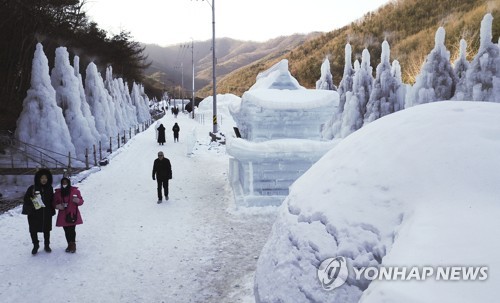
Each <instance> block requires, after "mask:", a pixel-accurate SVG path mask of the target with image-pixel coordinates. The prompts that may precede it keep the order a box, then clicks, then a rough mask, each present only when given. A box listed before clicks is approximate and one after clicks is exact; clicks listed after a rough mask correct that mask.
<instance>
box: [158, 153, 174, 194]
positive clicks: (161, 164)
mask: <svg viewBox="0 0 500 303" xmlns="http://www.w3.org/2000/svg"><path fill="white" fill-rule="evenodd" d="M170 179H172V166H171V165H170V160H169V159H167V158H165V156H164V155H163V152H162V151H159V152H158V158H157V159H155V161H154V163H153V180H156V183H157V184H158V187H157V191H158V204H160V203H161V202H162V198H163V197H162V193H161V189H162V187H163V191H164V194H165V201H168V180H170Z"/></svg>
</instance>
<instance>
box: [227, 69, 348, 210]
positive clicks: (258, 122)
mask: <svg viewBox="0 0 500 303" xmlns="http://www.w3.org/2000/svg"><path fill="white" fill-rule="evenodd" d="M338 103H339V95H338V93H337V92H335V91H328V90H310V89H306V88H304V87H302V86H300V84H299V83H298V81H297V80H296V79H295V78H294V77H293V76H292V75H291V74H290V72H289V71H288V61H287V60H282V61H280V62H279V63H277V64H276V65H274V66H273V67H271V68H270V69H268V70H267V71H265V72H262V73H260V74H259V75H258V76H257V81H256V83H255V84H254V85H253V86H252V87H251V88H250V89H249V90H248V91H246V92H245V93H244V94H243V96H242V98H241V101H240V102H234V103H232V104H231V105H230V107H229V111H230V113H231V115H232V116H233V118H234V121H235V122H236V124H237V126H238V130H239V134H240V135H241V138H233V139H231V140H228V142H227V152H228V154H229V155H230V156H231V158H230V160H229V177H230V181H231V186H232V187H233V192H234V193H235V198H236V203H237V205H240V206H266V205H279V204H281V202H282V201H283V200H284V198H285V197H286V196H287V195H288V187H289V186H290V185H291V184H292V183H293V182H294V181H295V180H296V179H297V178H298V177H300V176H301V175H302V174H303V173H304V172H305V171H306V170H308V169H309V168H310V167H311V166H312V165H313V164H314V163H315V162H316V161H317V160H319V158H321V157H322V156H323V155H324V154H325V153H326V152H327V151H328V150H330V149H331V148H332V147H333V146H334V145H335V144H336V143H337V142H336V141H321V131H322V128H323V125H324V124H325V123H326V122H327V121H328V120H329V118H330V117H331V116H332V115H333V113H334V112H335V111H336V109H337V107H338Z"/></svg>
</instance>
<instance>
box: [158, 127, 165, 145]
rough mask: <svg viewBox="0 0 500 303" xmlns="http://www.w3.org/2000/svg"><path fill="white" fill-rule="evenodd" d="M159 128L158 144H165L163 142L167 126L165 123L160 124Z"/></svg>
mask: <svg viewBox="0 0 500 303" xmlns="http://www.w3.org/2000/svg"><path fill="white" fill-rule="evenodd" d="M157 130H158V144H160V145H163V143H165V126H163V124H160V126H159V127H158V128H157Z"/></svg>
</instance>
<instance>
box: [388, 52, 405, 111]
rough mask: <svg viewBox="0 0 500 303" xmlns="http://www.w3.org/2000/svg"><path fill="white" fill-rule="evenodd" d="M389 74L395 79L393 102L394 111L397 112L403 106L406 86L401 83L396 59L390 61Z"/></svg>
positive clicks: (399, 69)
mask: <svg viewBox="0 0 500 303" xmlns="http://www.w3.org/2000/svg"><path fill="white" fill-rule="evenodd" d="M391 75H392V76H393V77H394V79H395V80H396V84H395V87H396V89H395V92H396V99H397V101H396V103H395V104H394V111H395V112H397V111H399V110H402V109H404V108H405V98H406V90H407V86H406V85H405V84H404V83H403V78H402V73H401V64H399V61H398V60H394V61H392V67H391Z"/></svg>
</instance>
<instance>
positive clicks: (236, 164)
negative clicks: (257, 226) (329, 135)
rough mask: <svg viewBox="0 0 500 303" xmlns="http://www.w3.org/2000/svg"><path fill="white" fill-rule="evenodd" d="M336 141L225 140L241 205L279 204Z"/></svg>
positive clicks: (232, 181)
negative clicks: (290, 187) (294, 184)
mask: <svg viewBox="0 0 500 303" xmlns="http://www.w3.org/2000/svg"><path fill="white" fill-rule="evenodd" d="M337 143H338V141H316V140H305V139H280V140H270V141H265V142H251V141H247V140H244V139H240V138H233V139H230V140H228V142H227V146H226V151H227V153H228V154H229V155H231V156H232V157H233V158H231V159H230V161H229V180H230V182H231V186H232V187H233V191H234V193H235V198H236V204H237V205H240V206H264V205H279V204H281V202H282V201H283V200H284V198H285V197H286V196H287V195H288V187H289V186H290V185H291V184H292V183H293V182H294V181H295V180H296V179H297V178H298V177H300V176H301V175H302V174H303V173H304V172H305V171H306V170H308V169H309V168H310V167H311V166H312V165H313V164H314V163H315V162H316V161H318V160H319V159H320V158H321V157H322V156H323V155H324V154H325V153H326V152H327V151H329V150H330V149H331V148H332V147H333V146H335V145H336V144H337Z"/></svg>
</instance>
